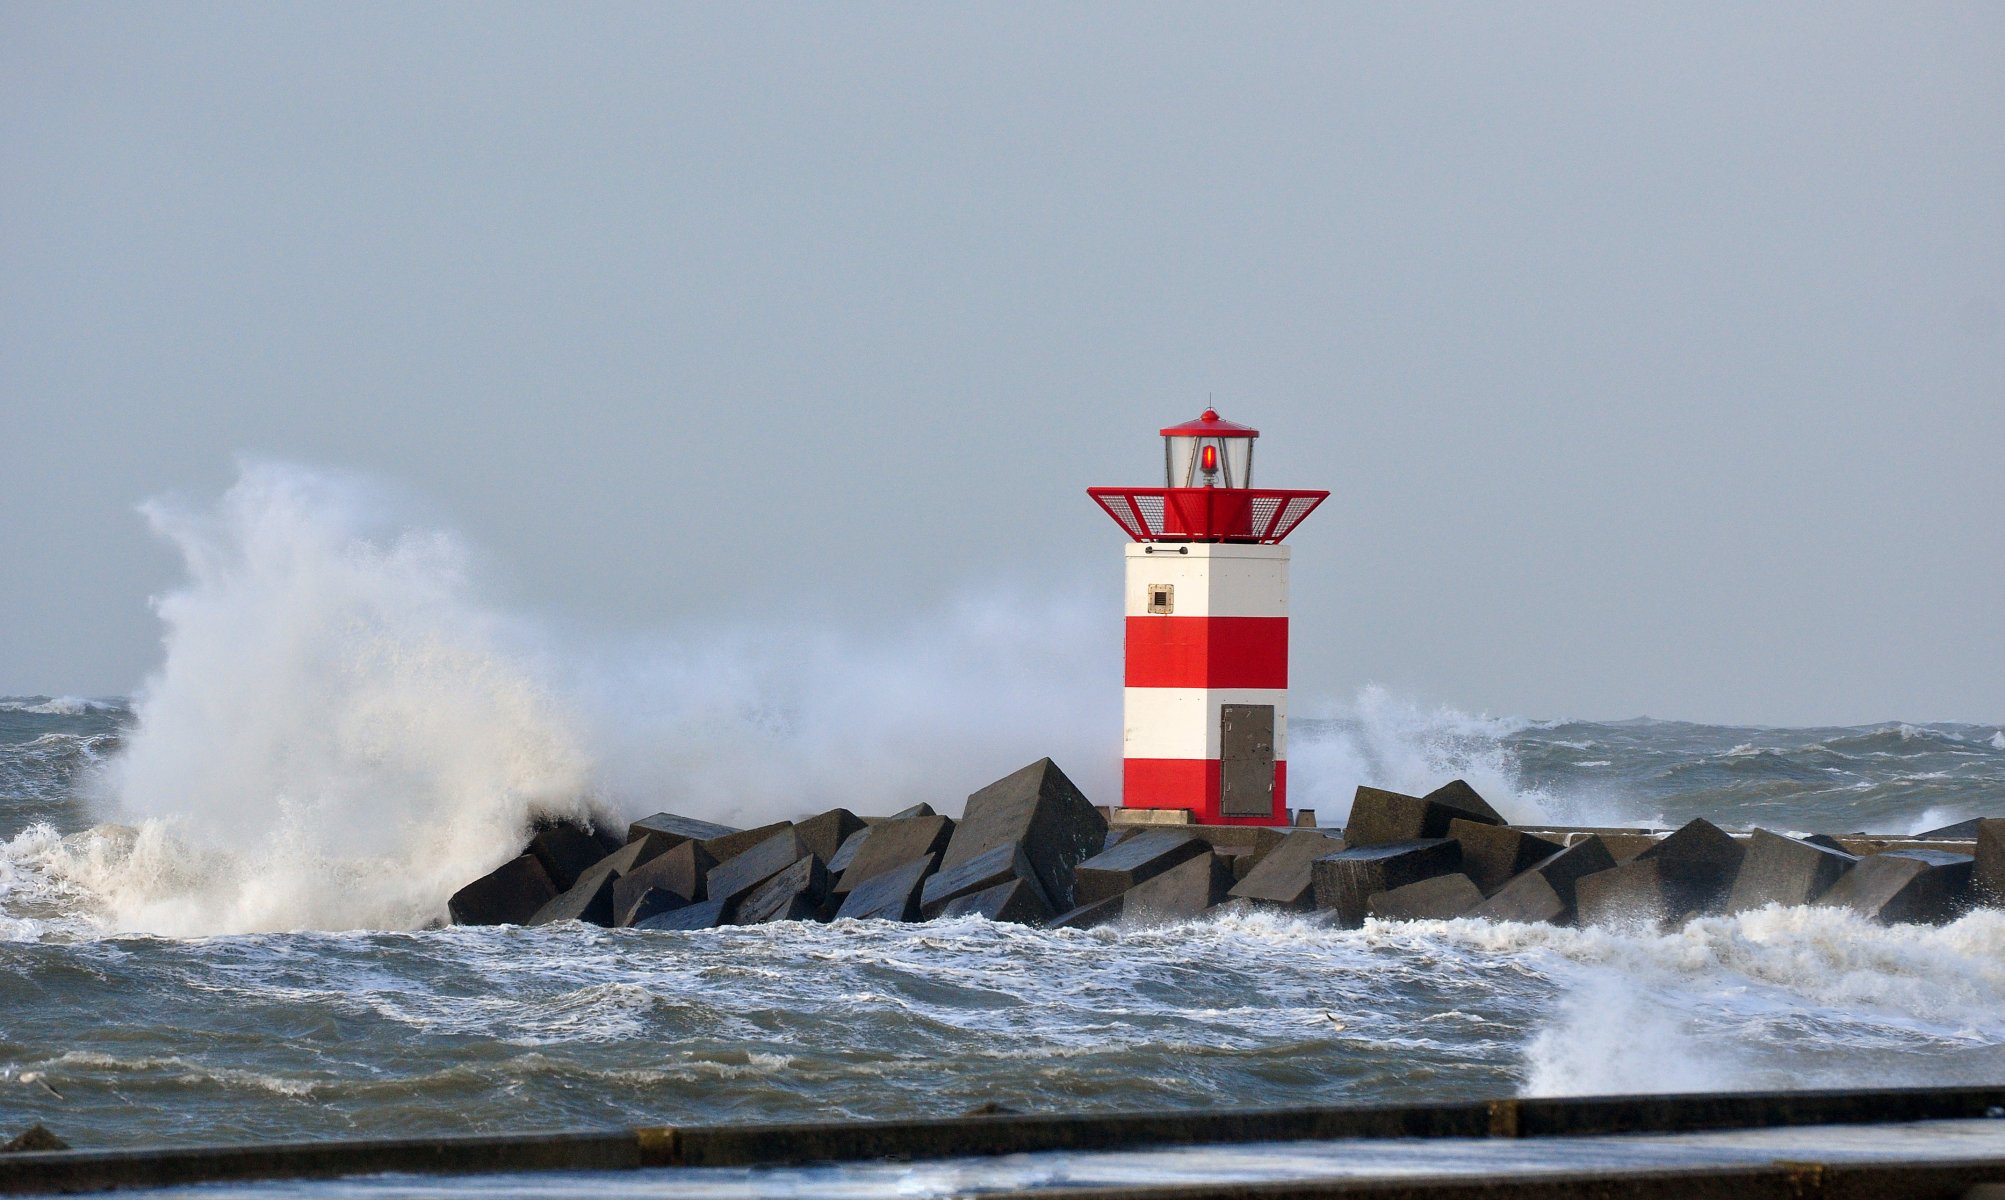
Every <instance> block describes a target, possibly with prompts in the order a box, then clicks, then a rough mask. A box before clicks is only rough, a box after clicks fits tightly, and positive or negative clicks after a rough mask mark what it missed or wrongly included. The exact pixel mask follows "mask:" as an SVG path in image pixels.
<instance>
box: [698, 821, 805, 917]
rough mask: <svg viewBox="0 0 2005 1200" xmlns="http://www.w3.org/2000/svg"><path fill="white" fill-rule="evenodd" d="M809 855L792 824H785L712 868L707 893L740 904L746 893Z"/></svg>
mask: <svg viewBox="0 0 2005 1200" xmlns="http://www.w3.org/2000/svg"><path fill="white" fill-rule="evenodd" d="M806 855H807V850H806V848H805V847H803V846H802V845H801V838H800V835H799V834H797V833H795V832H794V827H793V826H792V825H782V826H780V827H779V828H778V829H777V830H775V831H774V832H773V833H772V834H771V835H770V836H768V837H767V838H766V839H765V840H764V841H762V842H759V843H758V844H756V845H753V846H750V847H748V848H746V849H745V850H743V851H741V852H740V853H738V854H737V855H735V856H733V857H731V858H728V859H725V860H723V861H722V862H719V863H718V864H717V865H716V866H714V867H712V868H710V875H709V877H708V878H707V879H705V880H704V885H703V886H704V894H705V895H706V896H707V897H708V898H709V899H711V900H723V901H725V902H726V903H734V904H735V903H736V902H737V901H739V900H742V899H744V897H745V895H746V893H748V892H750V891H751V890H752V889H753V888H756V887H758V886H759V885H760V884H762V883H764V882H766V881H767V880H768V879H771V878H772V877H773V876H775V875H777V874H779V873H780V872H781V871H784V870H786V869H787V868H788V867H791V866H793V865H794V864H795V863H796V862H799V861H800V860H801V859H802V858H803V857H805V856H806Z"/></svg>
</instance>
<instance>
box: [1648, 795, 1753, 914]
mask: <svg viewBox="0 0 2005 1200" xmlns="http://www.w3.org/2000/svg"><path fill="white" fill-rule="evenodd" d="M1746 853H1747V851H1746V850H1745V849H1744V848H1743V847H1742V846H1741V844H1740V843H1739V842H1737V841H1735V840H1734V839H1733V838H1732V837H1729V836H1728V835H1727V833H1726V831H1725V830H1723V829H1721V828H1720V827H1719V826H1717V825H1715V824H1713V823H1712V822H1711V821H1708V820H1706V819H1705V818H1704V817H1698V818H1695V819H1694V820H1691V821H1687V822H1686V823H1685V824H1683V825H1681V826H1679V827H1678V828H1677V830H1676V831H1674V832H1673V833H1672V834H1671V835H1670V836H1669V837H1667V838H1665V839H1664V840H1663V841H1661V842H1658V843H1657V844H1656V845H1654V846H1652V847H1650V848H1649V849H1647V850H1644V851H1643V852H1642V853H1640V854H1638V855H1637V856H1636V861H1638V862H1642V861H1646V860H1647V861H1651V862H1655V863H1658V864H1659V865H1660V866H1662V868H1663V870H1662V872H1661V873H1660V878H1661V879H1662V881H1663V887H1664V900H1665V903H1666V904H1667V905H1668V906H1669V907H1670V910H1671V915H1672V916H1673V917H1684V916H1688V915H1690V914H1693V913H1709V912H1716V911H1718V909H1719V907H1720V906H1721V905H1722V904H1723V903H1725V901H1726V898H1727V891H1728V889H1730V888H1732V887H1733V882H1734V876H1735V874H1736V873H1738V872H1739V870H1740V864H1741V859H1742V857H1744V856H1745V855H1746Z"/></svg>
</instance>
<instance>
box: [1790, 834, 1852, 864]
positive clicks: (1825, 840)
mask: <svg viewBox="0 0 2005 1200" xmlns="http://www.w3.org/2000/svg"><path fill="white" fill-rule="evenodd" d="M1803 841H1804V842H1805V843H1807V844H1809V845H1812V846H1822V847H1824V848H1825V849H1826V850H1836V851H1837V852H1838V853H1840V854H1851V853H1852V852H1851V851H1849V850H1847V849H1845V843H1843V842H1841V841H1839V840H1838V839H1837V838H1834V837H1832V836H1831V835H1830V834H1828V833H1813V834H1811V835H1810V836H1809V837H1807V838H1804V839H1803ZM1852 857H1853V858H1857V857H1858V855H1856V854H1852Z"/></svg>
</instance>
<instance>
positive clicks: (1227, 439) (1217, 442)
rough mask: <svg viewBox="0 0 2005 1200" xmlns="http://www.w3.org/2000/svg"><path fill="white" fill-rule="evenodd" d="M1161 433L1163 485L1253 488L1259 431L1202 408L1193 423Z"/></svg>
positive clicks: (1185, 423)
mask: <svg viewBox="0 0 2005 1200" xmlns="http://www.w3.org/2000/svg"><path fill="white" fill-rule="evenodd" d="M1162 432H1163V486H1164V487H1172V488H1208V487H1226V488H1246V487H1252V486H1253V439H1255V438H1257V437H1259V436H1260V431H1259V430H1258V429H1255V428H1253V427H1252V426H1250V425H1240V424H1237V423H1235V422H1232V421H1228V420H1226V419H1225V418H1223V417H1221V416H1219V415H1218V413H1217V412H1215V411H1214V410H1212V409H1209V408H1207V409H1205V410H1204V415H1202V416H1200V417H1199V418H1198V419H1197V420H1195V421H1185V422H1184V423H1183V424H1181V425H1172V426H1170V427H1169V428H1167V429H1165V430H1163V431H1162Z"/></svg>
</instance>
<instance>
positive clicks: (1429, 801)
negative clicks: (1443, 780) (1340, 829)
mask: <svg viewBox="0 0 2005 1200" xmlns="http://www.w3.org/2000/svg"><path fill="white" fill-rule="evenodd" d="M1458 785H1459V786H1458ZM1457 819H1460V820H1464V821H1474V822H1477V823H1479V824H1484V825H1502V824H1503V823H1504V818H1503V817H1501V816H1499V815H1498V814H1497V810H1496V809H1493V808H1491V807H1490V805H1489V804H1488V803H1487V802H1486V801H1485V800H1484V799H1483V798H1482V797H1481V796H1479V795H1477V794H1476V789H1474V788H1472V787H1470V786H1469V785H1468V784H1466V783H1463V782H1462V781H1461V780H1459V779H1458V780H1456V781H1455V782H1454V783H1451V784H1448V785H1447V786H1445V787H1441V788H1436V789H1435V790H1434V791H1432V792H1429V793H1428V794H1427V795H1425V796H1408V795H1406V794H1404V793H1402V792H1388V791H1386V790H1384V789H1383V788H1375V787H1359V788H1358V790H1357V795H1356V796H1355V797H1354V798H1353V799H1352V800H1351V815H1350V819H1349V820H1347V821H1345V822H1344V844H1345V845H1347V846H1353V847H1356V846H1383V845H1387V844H1390V843H1392V842H1410V841H1417V840H1423V839H1433V838H1445V837H1447V836H1448V823H1449V822H1451V821H1454V820H1457Z"/></svg>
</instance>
